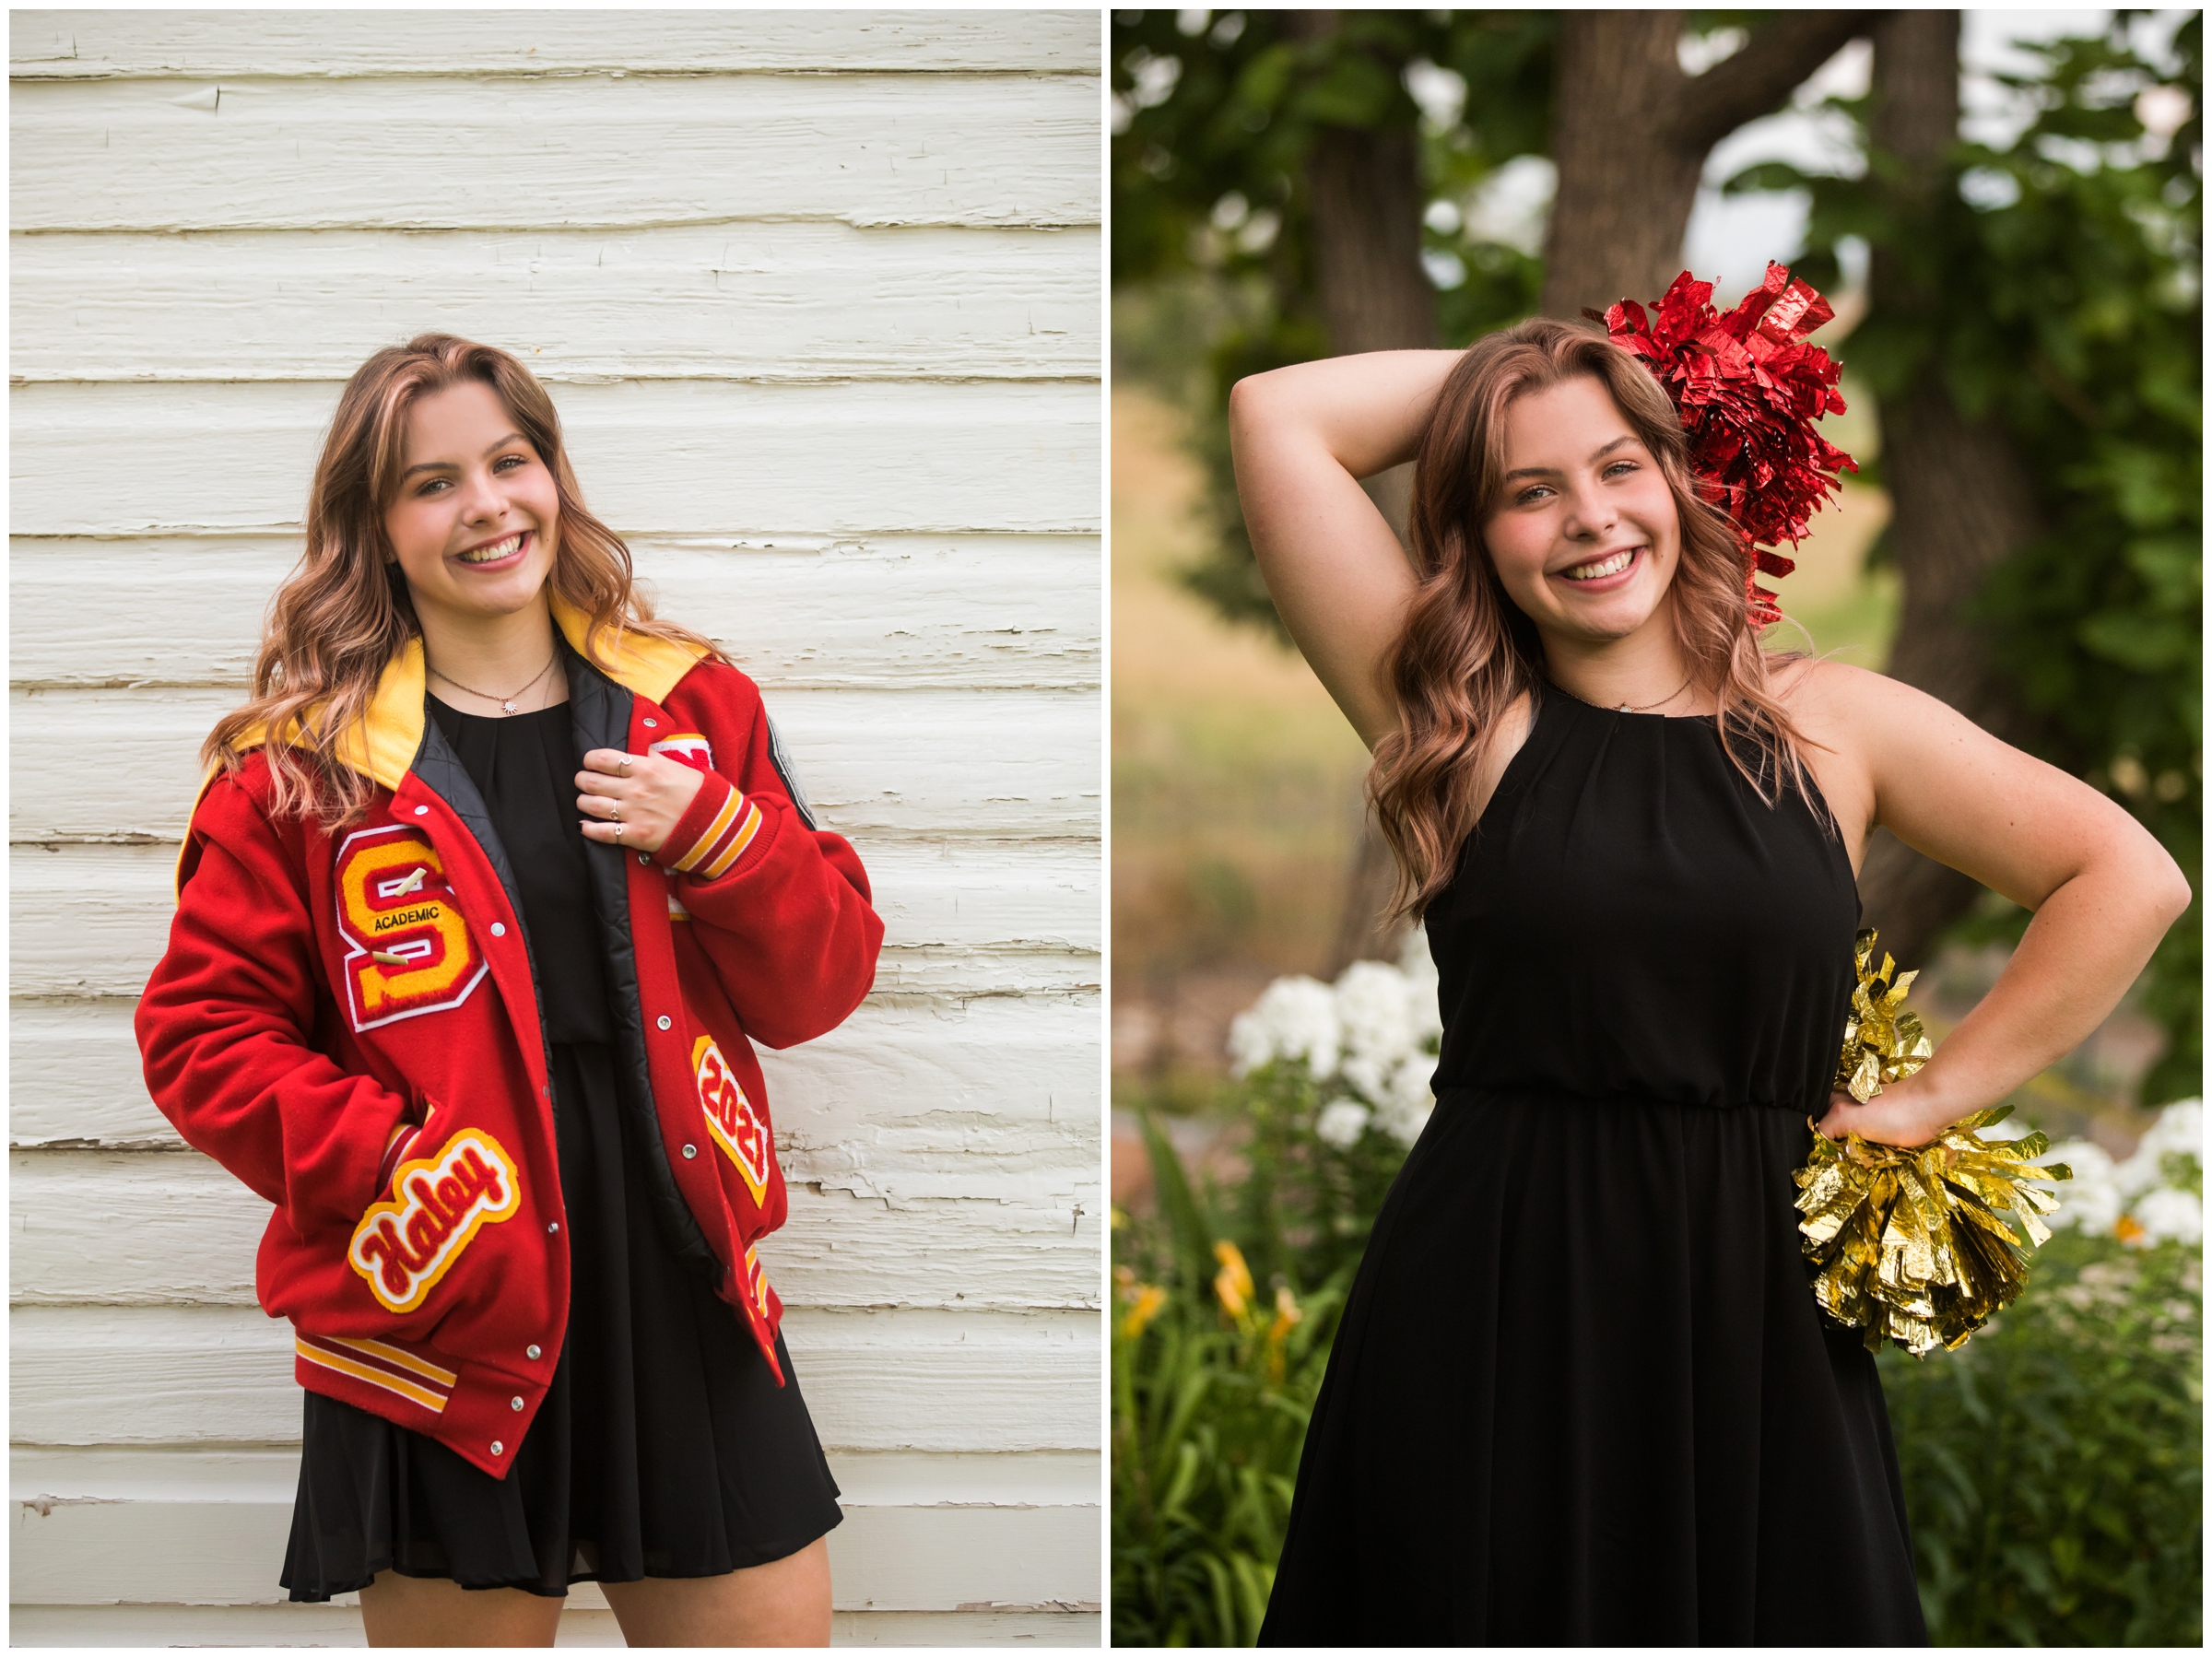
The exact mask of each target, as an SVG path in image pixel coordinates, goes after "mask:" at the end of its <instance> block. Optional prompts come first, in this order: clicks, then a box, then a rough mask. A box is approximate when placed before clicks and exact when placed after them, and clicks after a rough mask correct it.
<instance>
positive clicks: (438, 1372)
mask: <svg viewBox="0 0 2212 1657" xmlns="http://www.w3.org/2000/svg"><path fill="white" fill-rule="evenodd" d="M326 1338H327V1339H328V1340H330V1341H331V1342H332V1343H333V1344H334V1345H336V1346H350V1347H352V1348H353V1349H354V1350H355V1351H356V1352H365V1353H368V1354H369V1355H370V1356H371V1357H381V1358H382V1359H383V1360H384V1362H386V1363H388V1364H397V1365H398V1366H399V1367H400V1368H401V1369H412V1370H414V1371H415V1373H416V1374H418V1375H419V1376H421V1377H422V1378H423V1379H424V1380H426V1381H438V1382H439V1383H441V1385H443V1386H446V1387H449V1388H450V1387H456V1386H459V1385H460V1384H461V1378H460V1377H459V1376H458V1375H456V1374H454V1373H453V1371H452V1370H451V1369H440V1368H439V1367H438V1366H437V1365H436V1364H433V1363H431V1362H430V1361H429V1359H427V1358H420V1357H416V1356H415V1355H414V1354H413V1353H412V1352H402V1351H401V1350H400V1349H399V1348H398V1347H397V1346H386V1345H385V1344H384V1343H383V1342H382V1341H349V1340H347V1338H346V1337H345V1336H344V1335H342V1334H334V1335H330V1336H327V1337H326Z"/></svg>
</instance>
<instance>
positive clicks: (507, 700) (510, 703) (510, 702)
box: [423, 651, 559, 713]
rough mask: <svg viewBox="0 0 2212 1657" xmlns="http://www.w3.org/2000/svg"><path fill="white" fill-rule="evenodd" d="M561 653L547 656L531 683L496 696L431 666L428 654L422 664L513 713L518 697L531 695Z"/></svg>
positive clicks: (432, 672)
mask: <svg viewBox="0 0 2212 1657" xmlns="http://www.w3.org/2000/svg"><path fill="white" fill-rule="evenodd" d="M558 655H559V652H558V651H556V652H554V654H553V655H551V656H547V658H546V664H545V665H544V666H543V667H541V668H539V669H538V670H537V671H536V672H535V673H534V674H532V675H531V676H530V683H529V684H527V685H525V686H524V687H522V688H521V689H520V690H517V691H515V692H514V693H513V695H512V696H494V695H492V694H491V692H490V691H488V690H470V689H469V687H467V686H466V685H464V684H463V683H462V682H461V681H460V680H459V679H456V678H455V677H453V675H452V674H450V673H440V672H439V671H438V670H437V669H436V668H435V667H431V666H430V664H429V657H427V656H426V657H424V658H423V666H424V667H425V668H426V669H428V670H429V673H430V674H431V675H432V676H435V677H438V678H441V679H443V680H444V681H445V682H446V683H447V684H449V685H451V686H452V687H453V688H454V689H455V690H466V691H468V694H469V695H471V696H477V697H482V698H483V699H485V700H486V701H488V702H497V703H499V705H500V712H501V713H512V712H513V711H514V704H515V701H516V699H517V698H520V697H524V696H527V695H529V694H530V692H531V691H532V690H533V689H535V687H536V685H537V682H538V680H540V679H542V678H544V677H545V676H547V674H549V673H551V672H552V671H553V663H554V660H555V657H557V656H558Z"/></svg>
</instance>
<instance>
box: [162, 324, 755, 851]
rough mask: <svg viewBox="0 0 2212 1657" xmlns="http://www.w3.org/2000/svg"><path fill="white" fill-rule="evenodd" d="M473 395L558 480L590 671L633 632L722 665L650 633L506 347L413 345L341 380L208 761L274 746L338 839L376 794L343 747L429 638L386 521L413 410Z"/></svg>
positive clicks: (287, 783)
mask: <svg viewBox="0 0 2212 1657" xmlns="http://www.w3.org/2000/svg"><path fill="white" fill-rule="evenodd" d="M468 381H478V382H482V383H483V384H486V385H488V386H489V387H491V389H492V390H493V391H494V392H496V393H497V394H499V397H500V402H502V403H503V404H505V405H506V406H507V412H508V413H509V414H510V415H512V417H513V418H514V423H515V427H516V429H518V430H519V431H520V432H521V433H522V434H523V436H524V438H525V439H527V440H528V441H529V443H530V446H531V447H532V448H533V449H535V451H536V452H537V457H538V459H539V460H540V461H542V462H543V463H544V464H545V466H546V469H547V471H549V472H551V473H552V475H553V480H554V487H555V488H556V490H557V491H558V494H559V502H560V517H559V523H558V524H557V526H556V533H555V535H554V536H553V543H554V550H553V568H552V570H551V572H550V573H549V574H548V575H547V578H546V580H547V586H548V587H549V588H550V589H551V591H552V592H553V593H557V594H559V596H560V597H561V598H563V599H565V600H567V601H568V602H569V603H570V604H571V605H574V606H575V607H576V608H577V609H579V610H581V611H582V612H583V613H584V614H585V615H587V616H589V617H591V625H590V627H589V629H587V630H586V632H585V635H584V654H585V656H586V657H587V658H589V660H590V661H591V662H592V664H593V665H594V666H596V667H600V668H605V667H606V666H607V665H608V664H609V662H610V661H611V659H612V658H611V653H610V652H611V651H612V650H613V649H616V648H618V647H619V643H620V640H621V637H622V635H623V633H625V632H634V633H642V634H646V635H648V636H650V637H653V638H656V639H667V640H676V641H677V642H680V643H684V644H688V645H691V646H694V647H697V648H700V649H703V650H704V651H705V652H707V653H708V654H709V655H712V656H713V657H715V658H716V659H717V660H723V659H725V658H724V657H723V656H722V653H721V652H719V651H717V650H715V649H714V648H713V646H712V645H711V644H709V643H708V641H707V640H705V639H703V638H701V637H700V635H698V634H697V633H694V632H692V631H690V630H689V629H686V628H680V627H677V626H676V625H674V624H673V623H670V622H665V621H659V620H656V619H654V617H653V607H652V604H651V602H650V601H649V600H648V599H647V598H646V597H645V595H644V594H643V593H640V592H639V591H638V590H637V589H636V587H635V585H634V578H633V575H632V571H631V566H630V557H629V547H628V546H625V545H624V544H623V542H622V538H621V537H620V536H619V535H616V534H615V532H614V531H613V530H611V529H609V528H608V527H607V526H606V524H605V523H601V522H600V521H599V520H598V519H597V518H595V517H594V516H593V515H592V514H591V512H590V511H588V510H587V509H586V508H585V506H584V504H583V494H582V490H581V489H580V488H578V487H577V484H576V474H575V472H574V471H573V470H572V469H571V466H570V464H569V455H568V451H567V449H566V448H564V447H563V446H562V443H561V440H560V416H559V414H558V413H557V412H556V411H555V409H554V407H553V399H552V398H551V397H549V396H547V394H546V388H545V387H544V386H542V385H540V384H539V383H538V382H537V379H536V377H535V375H533V374H532V373H531V372H530V370H528V369H527V368H524V366H523V364H522V363H521V362H519V361H517V360H516V359H515V358H512V357H511V356H509V355H508V354H507V353H506V352H505V351H502V350H500V349H498V348H497V347H492V346H484V345H477V344H476V343H475V342H474V341H472V340H466V339H460V338H457V337H455V336H454V335H451V334H424V335H418V336H417V337H415V338H414V339H411V340H409V341H408V342H407V343H406V345H404V346H388V347H385V348H384V349H383V350H381V351H379V352H377V353H376V355H374V356H373V357H371V358H369V360H368V361H366V362H364V363H363V364H361V366H360V367H359V369H356V370H354V374H353V378H352V379H350V380H348V381H347V382H346V389H345V391H344V392H343V393H342V394H340V395H339V397H338V407H337V412H336V413H335V415H334V416H332V417H331V422H330V431H329V434H328V435H327V436H326V437H325V438H324V443H323V456H322V459H321V460H319V461H318V462H317V463H316V464H315V477H314V482H313V484H312V487H311V488H310V489H309V492H308V499H307V550H306V552H305V553H304V554H303V555H302V556H301V558H300V562H299V564H298V565H297V566H296V567H295V568H294V569H293V570H292V572H291V574H290V575H288V576H287V577H286V578H285V582H284V584H283V585H282V586H281V587H279V588H278V589H277V596H276V597H275V598H274V599H273V600H272V601H271V602H270V605H269V609H268V614H267V617H265V620H264V622H263V625H262V635H261V651H260V653H259V654H258V655H257V656H256V657H255V659H254V663H253V695H252V697H251V698H250V699H248V700H247V701H246V703H245V705H244V706H242V707H241V708H239V709H237V710H236V711H233V712H230V713H229V714H226V715H225V716H224V717H223V718H222V719H221V720H220V721H219V722H218V723H217V724H216V727H215V729H214V731H213V732H211V733H210V734H209V735H208V737H207V741H206V745H205V746H203V747H202V749H201V751H200V757H201V759H202V761H203V762H204V763H206V764H207V765H210V766H214V765H220V766H222V767H223V768H224V769H225V770H233V771H234V770H237V769H238V768H239V766H241V764H243V763H244V760H245V756H246V755H247V753H248V752H250V751H251V749H252V748H253V746H265V749H266V751H267V754H268V758H269V767H270V770H271V772H272V774H273V777H274V781H275V785H276V786H275V797H274V800H273V804H274V805H275V807H276V809H277V811H278V812H279V813H285V814H294V813H296V814H299V815H302V816H305V815H308V814H311V813H312V815H314V816H316V817H320V818H321V819H322V820H323V822H324V825H325V826H326V827H335V826H337V825H339V824H342V823H345V822H347V821H350V820H351V819H352V818H354V817H359V815H360V813H361V812H362V811H363V810H364V809H365V808H366V807H367V805H368V803H369V798H370V794H371V791H372V789H373V786H374V785H373V783H372V782H371V781H370V779H368V778H367V777H364V776H362V775H360V774H359V772H358V771H356V770H353V769H352V768H351V767H349V766H347V764H346V763H345V762H344V761H343V760H342V759H341V758H340V757H339V745H340V743H341V742H342V741H343V739H344V735H345V733H346V732H347V730H348V729H349V728H351V727H354V726H357V725H361V724H364V723H365V722H366V720H367V716H368V711H369V707H370V703H371V701H372V700H373V699H374V698H375V695H376V688H377V682H378V680H379V679H380V678H381V677H382V675H383V671H384V668H385V665H386V664H388V663H390V662H391V660H392V659H393V657H394V656H395V655H397V654H398V653H399V652H401V651H402V650H404V649H405V648H406V644H407V641H408V640H410V639H414V638H417V637H418V636H419V635H420V634H421V631H422V626H421V623H420V622H419V621H418V619H417V617H416V615H415V605H414V602H413V600H412V598H411V596H410V595H409V593H408V591H407V582H406V576H405V575H403V574H402V573H401V571H400V568H399V566H398V564H397V563H396V562H394V561H392V558H393V549H392V544H391V541H390V539H389V537H388V536H386V535H385V534H384V511H385V509H386V508H387V507H388V506H390V504H391V503H392V501H393V499H394V498H395V497H396V496H397V494H398V491H399V485H400V472H401V469H402V467H403V466H404V465H405V464H406V422H407V415H408V411H409V410H410V409H411V408H412V407H413V406H414V404H415V402H416V399H418V398H419V397H424V396H428V395H429V394H432V393H435V392H441V391H444V390H445V389H446V388H447V387H449V386H453V385H458V384H462V383H464V382H468ZM263 732H265V733H266V736H265V740H264V738H263V737H262V733H263Z"/></svg>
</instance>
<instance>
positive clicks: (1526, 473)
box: [1499, 431, 1636, 483]
mask: <svg viewBox="0 0 2212 1657" xmlns="http://www.w3.org/2000/svg"><path fill="white" fill-rule="evenodd" d="M1634 441H1636V434H1635V433H1634V432H1632V431H1624V432H1622V433H1621V434H1620V435H1619V436H1618V437H1617V438H1615V439H1614V440H1613V441H1611V442H1609V443H1607V444H1606V446H1605V447H1604V448H1602V449H1600V450H1598V451H1597V452H1595V453H1594V454H1593V455H1591V457H1590V459H1591V461H1592V463H1593V464H1594V463H1595V462H1598V461H1601V460H1603V459H1605V458H1606V455H1608V454H1610V453H1612V452H1613V451H1614V450H1616V449H1618V448H1619V447H1620V446H1621V444H1623V443H1632V442H1634ZM1558 470H1559V467H1557V466H1517V467H1515V468H1514V469H1513V470H1512V471H1511V472H1508V473H1507V474H1506V475H1505V476H1503V477H1502V478H1500V479H1499V481H1500V483H1511V482H1512V480H1513V479H1514V478H1516V477H1548V476H1551V475H1552V474H1553V473H1554V472H1557V471H1558Z"/></svg>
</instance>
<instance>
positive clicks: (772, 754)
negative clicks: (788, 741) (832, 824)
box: [761, 710, 822, 828]
mask: <svg viewBox="0 0 2212 1657" xmlns="http://www.w3.org/2000/svg"><path fill="white" fill-rule="evenodd" d="M761 716H762V717H763V718H768V715H767V712H766V711H765V710H763V711H762V715H761ZM768 757H769V758H770V759H771V761H772V762H773V763H774V765H775V768H776V775H777V776H778V777H780V778H782V781H783V792H784V793H787V794H789V795H790V796H791V803H792V804H793V805H796V806H797V807H798V808H799V815H800V816H801V817H805V818H806V827H807V828H820V827H821V826H822V825H821V823H820V822H819V821H818V819H817V818H816V817H815V815H814V807H813V805H810V804H808V803H807V799H806V784H805V783H804V782H801V781H799V768H798V767H797V766H795V765H794V764H793V763H792V759H791V750H790V749H789V748H787V747H785V746H783V733H782V732H781V731H779V730H777V729H776V722H775V721H774V720H773V719H772V718H770V719H768Z"/></svg>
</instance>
